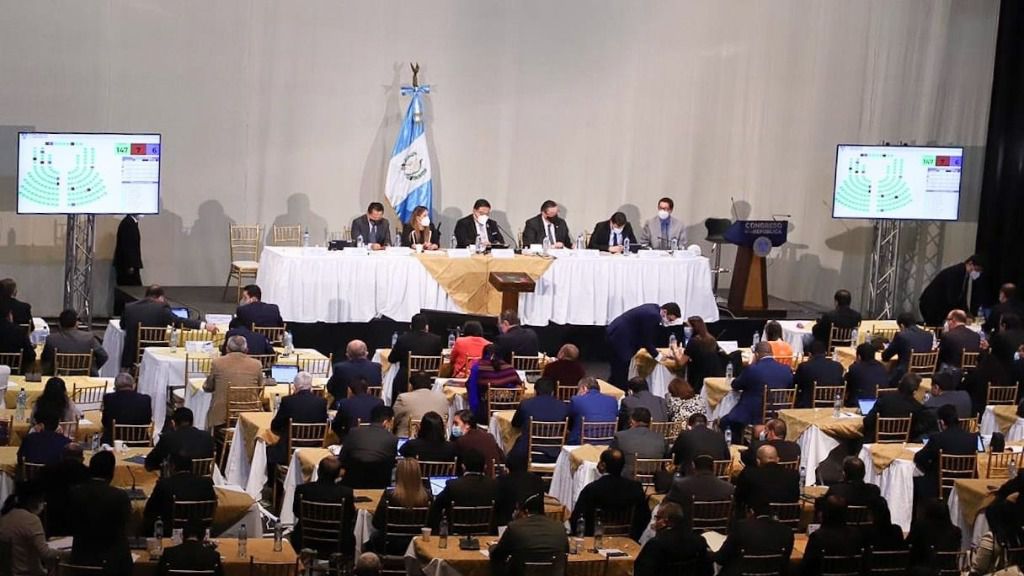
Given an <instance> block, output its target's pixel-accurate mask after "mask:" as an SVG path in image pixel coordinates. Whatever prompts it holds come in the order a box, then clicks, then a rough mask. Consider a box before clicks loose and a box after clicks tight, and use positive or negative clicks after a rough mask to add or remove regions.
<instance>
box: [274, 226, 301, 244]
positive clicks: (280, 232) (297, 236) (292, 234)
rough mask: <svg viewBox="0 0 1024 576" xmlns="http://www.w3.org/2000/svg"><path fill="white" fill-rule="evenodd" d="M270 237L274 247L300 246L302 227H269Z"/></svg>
mask: <svg viewBox="0 0 1024 576" xmlns="http://www.w3.org/2000/svg"><path fill="white" fill-rule="evenodd" d="M270 237H271V241H272V242H273V243H274V246H302V225H301V224H296V225H295V226H278V225H277V224H274V225H273V226H271V227H270Z"/></svg>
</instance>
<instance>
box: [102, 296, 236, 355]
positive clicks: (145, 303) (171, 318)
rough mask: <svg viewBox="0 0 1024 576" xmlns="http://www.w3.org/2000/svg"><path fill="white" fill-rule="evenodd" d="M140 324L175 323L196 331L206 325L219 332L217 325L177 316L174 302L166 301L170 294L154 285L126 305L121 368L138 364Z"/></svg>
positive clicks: (172, 324) (159, 324) (123, 318)
mask: <svg viewBox="0 0 1024 576" xmlns="http://www.w3.org/2000/svg"><path fill="white" fill-rule="evenodd" d="M139 326H145V327H163V326H176V327H178V328H182V327H184V328H191V329H193V330H195V329H197V328H200V329H201V328H204V327H205V328H207V329H209V330H210V332H213V333H216V332H217V327H216V326H206V323H205V322H200V321H199V320H192V319H190V318H179V317H178V316H175V314H174V312H171V305H170V304H168V303H167V294H166V293H165V292H164V288H163V286H159V285H157V284H153V285H152V286H150V287H148V288H146V297H145V298H143V299H142V300H138V301H136V302H132V303H131V304H128V305H127V306H125V307H124V314H122V315H121V329H122V330H124V349H123V350H122V351H121V367H122V368H131V367H132V366H134V364H135V361H136V358H135V356H136V354H137V353H138V350H139Z"/></svg>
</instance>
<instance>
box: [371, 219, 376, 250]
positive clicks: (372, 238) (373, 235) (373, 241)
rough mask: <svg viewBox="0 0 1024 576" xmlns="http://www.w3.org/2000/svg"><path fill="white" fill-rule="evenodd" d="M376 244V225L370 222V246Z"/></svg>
mask: <svg viewBox="0 0 1024 576" xmlns="http://www.w3.org/2000/svg"><path fill="white" fill-rule="evenodd" d="M376 242H377V225H376V224H374V223H373V221H370V244H374V243H376Z"/></svg>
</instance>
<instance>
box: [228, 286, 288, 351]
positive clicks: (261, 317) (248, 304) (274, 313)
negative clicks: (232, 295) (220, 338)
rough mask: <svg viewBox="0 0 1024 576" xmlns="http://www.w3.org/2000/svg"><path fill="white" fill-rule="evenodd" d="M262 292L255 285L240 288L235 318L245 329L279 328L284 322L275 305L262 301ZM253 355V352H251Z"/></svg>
mask: <svg viewBox="0 0 1024 576" xmlns="http://www.w3.org/2000/svg"><path fill="white" fill-rule="evenodd" d="M262 298H263V291H262V290H260V287H259V286H257V285H255V284H249V285H248V286H246V287H245V288H242V301H241V302H239V303H238V308H236V309H235V318H238V319H239V320H241V321H242V325H243V326H245V327H246V328H252V327H253V326H261V327H274V328H277V327H281V326H284V320H283V319H281V310H280V308H278V307H277V304H267V303H266V302H264V301H263V300H262ZM252 354H255V352H252Z"/></svg>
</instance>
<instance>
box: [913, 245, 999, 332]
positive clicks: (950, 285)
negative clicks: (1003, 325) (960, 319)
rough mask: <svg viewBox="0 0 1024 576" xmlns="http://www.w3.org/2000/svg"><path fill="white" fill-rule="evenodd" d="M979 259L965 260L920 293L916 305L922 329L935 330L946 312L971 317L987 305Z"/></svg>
mask: <svg viewBox="0 0 1024 576" xmlns="http://www.w3.org/2000/svg"><path fill="white" fill-rule="evenodd" d="M984 271H985V267H984V265H983V263H982V261H981V258H980V257H979V256H978V255H977V254H974V255H971V256H969V257H968V258H967V260H965V261H963V262H960V263H958V264H954V265H952V266H950V267H949V268H945V269H943V270H942V271H941V272H939V273H938V274H936V275H935V278H933V279H932V281H931V282H930V283H929V284H928V286H926V287H925V289H924V292H921V298H920V300H919V301H918V304H919V305H920V307H921V316H922V317H923V318H924V323H925V325H926V326H938V325H939V324H942V319H943V318H945V317H946V314H949V311H950V310H954V309H957V308H959V309H961V310H969V311H971V313H973V312H974V311H975V310H977V309H978V308H981V307H983V306H985V305H987V304H988V303H989V289H988V279H987V278H986V277H985V276H984Z"/></svg>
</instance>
